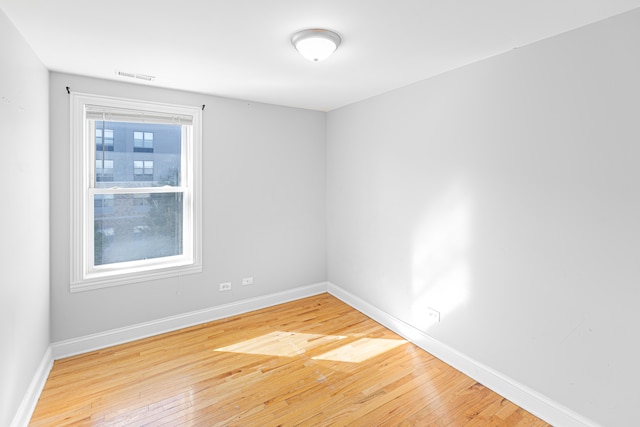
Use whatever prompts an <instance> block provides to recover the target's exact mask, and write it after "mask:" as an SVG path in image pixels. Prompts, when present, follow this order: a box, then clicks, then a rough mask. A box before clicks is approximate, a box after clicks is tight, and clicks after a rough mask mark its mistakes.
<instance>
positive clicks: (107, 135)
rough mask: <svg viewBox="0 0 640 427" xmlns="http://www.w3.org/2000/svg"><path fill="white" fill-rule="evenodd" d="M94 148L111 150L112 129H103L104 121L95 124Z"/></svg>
mask: <svg viewBox="0 0 640 427" xmlns="http://www.w3.org/2000/svg"><path fill="white" fill-rule="evenodd" d="M96 150H98V151H113V129H104V122H102V123H98V124H97V125H96Z"/></svg>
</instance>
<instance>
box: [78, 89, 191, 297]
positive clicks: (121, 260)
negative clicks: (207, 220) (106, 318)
mask: <svg viewBox="0 0 640 427" xmlns="http://www.w3.org/2000/svg"><path fill="white" fill-rule="evenodd" d="M131 127H133V129H136V128H137V129H145V130H144V131H140V132H139V131H137V130H136V131H134V139H139V140H140V141H141V142H140V143H138V144H141V147H140V148H143V149H150V150H151V151H148V152H149V153H150V154H147V155H145V156H148V157H147V159H143V160H138V159H134V156H136V154H134V152H135V151H136V148H137V147H136V143H135V142H134V147H133V150H132V147H131V145H128V150H129V151H128V152H127V151H126V149H127V144H126V141H125V140H123V141H114V139H118V138H119V136H118V135H122V138H126V135H129V138H130V135H131V133H130V132H131V130H129V131H125V130H126V129H130V128H131ZM107 131H109V132H107ZM136 134H138V135H136ZM154 135H155V136H156V137H157V138H159V140H162V145H161V147H160V148H161V149H158V148H157V147H156V149H155V150H154V147H153V139H154ZM135 136H139V137H140V138H135ZM114 137H115V138H114ZM98 138H100V145H101V147H99V146H98V141H99V140H98ZM107 141H109V142H107ZM114 142H115V144H114ZM107 144H109V145H110V146H111V147H112V149H111V150H105V149H104V148H105V147H106V146H107ZM129 144H130V143H129ZM114 148H115V149H114ZM119 150H122V151H119ZM105 151H110V153H109V154H108V155H107V154H106V153H105ZM200 153H201V109H199V108H197V107H182V106H173V105H166V104H156V103H145V102H139V101H133V100H124V99H116V98H109V97H102V96H93V95H84V94H75V93H72V189H73V194H72V224H73V227H72V230H71V251H72V261H71V264H72V265H71V291H72V292H76V291H83V290H90V289H97V288H103V287H107V286H116V285H123V284H127V283H134V282H140V281H144V280H151V279H156V278H163V277H169V276H176V275H182V274H188V273H196V272H200V271H202V263H201V247H202V245H201V237H200V235H201V232H200V229H201V225H200V224H201V208H200V206H201V200H200V198H201V196H200V193H201V190H200V183H201V163H200V159H201V155H200ZM105 156H107V157H108V158H106V157H105ZM156 156H159V157H158V158H159V159H161V160H162V161H160V162H158V161H156V160H157V159H156V158H155V157H156ZM126 164H129V165H131V164H133V171H132V170H131V169H130V168H126V167H124V165H126ZM116 165H121V166H118V167H117V168H116V167H115V166H116ZM132 172H133V173H132ZM154 175H157V176H159V177H160V179H159V180H158V181H157V182H156V181H154ZM105 181H109V182H105Z"/></svg>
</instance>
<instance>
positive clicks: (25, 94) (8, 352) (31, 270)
mask: <svg viewBox="0 0 640 427" xmlns="http://www.w3.org/2000/svg"><path fill="white" fill-rule="evenodd" d="M0 58H1V60H0V61H1V63H2V65H1V66H0V147H1V148H0V153H2V154H1V155H0V194H1V195H2V209H1V213H0V272H1V273H0V274H1V276H0V277H1V279H0V425H2V426H8V425H9V424H10V423H11V420H12V419H13V417H14V414H16V412H17V410H18V407H19V405H20V402H21V400H22V397H23V396H24V395H25V392H26V391H27V388H28V387H29V384H30V383H31V380H32V379H33V378H34V375H35V373H36V370H37V368H38V366H39V364H40V362H41V360H42V359H43V356H44V355H45V352H46V350H47V347H48V345H49V133H48V132H49V127H48V126H49V116H48V114H49V108H48V107H49V106H48V96H49V91H48V84H49V75H48V72H47V70H46V69H45V68H44V67H43V66H42V64H41V63H40V61H39V60H38V58H37V57H36V56H35V54H34V53H33V51H32V50H31V48H30V47H29V46H28V45H27V43H26V42H25V41H24V39H23V38H22V36H21V35H20V34H19V33H18V31H17V30H16V28H15V27H14V26H13V24H12V23H11V21H9V19H8V18H7V16H6V15H5V14H4V12H2V11H1V10H0Z"/></svg>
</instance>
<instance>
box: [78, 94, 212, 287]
mask: <svg viewBox="0 0 640 427" xmlns="http://www.w3.org/2000/svg"><path fill="white" fill-rule="evenodd" d="M87 106H89V108H91V106H100V107H106V108H110V109H115V110H117V109H126V110H136V111H140V112H141V117H144V114H147V113H149V117H150V120H151V122H153V117H154V113H156V116H166V117H171V116H172V115H175V116H176V117H177V121H178V123H180V120H181V118H183V117H185V116H190V117H192V126H191V131H190V132H189V134H190V138H189V139H188V142H187V143H185V144H183V152H182V162H183V167H184V169H183V172H182V173H183V180H184V181H185V182H184V183H183V184H182V185H181V187H166V188H165V187H163V190H160V191H167V192H182V193H183V198H184V199H185V202H184V206H185V209H184V212H183V221H184V224H185V228H186V229H187V230H185V240H184V244H185V247H184V248H183V250H184V253H183V255H179V256H172V257H163V258H157V259H153V260H145V261H142V262H141V261H129V262H122V263H117V265H116V267H117V268H114V267H113V266H111V267H110V266H108V265H107V266H105V265H102V266H96V267H98V268H96V267H94V266H93V259H92V254H93V251H92V250H89V249H90V245H92V244H93V233H91V232H90V230H93V222H92V221H93V211H94V204H93V194H94V193H93V191H94V190H93V188H92V179H93V176H92V172H93V169H94V168H95V153H94V152H95V131H93V135H91V132H92V127H91V126H88V123H87V118H86V117H87ZM70 107H71V108H70V109H71V121H70V122H71V132H70V135H71V215H70V230H71V233H70V236H71V241H70V252H71V257H70V261H71V262H70V291H71V292H79V291H86V290H91V289H100V288H105V287H111V286H120V285H126V284H130V283H137V282H143V281H149V280H155V279H161V278H166V277H174V276H178V275H184V274H191V273H200V272H202V160H201V159H202V110H201V109H200V108H198V107H189V106H181V105H172V104H163V103H156V102H148V101H137V100H132V99H124V98H114V97H108V96H102V95H91V94H83V93H76V92H72V93H71V105H70ZM141 122H144V119H143V120H141ZM178 123H176V124H178ZM183 133H184V128H183ZM87 141H92V143H87ZM92 163H93V166H92ZM181 188H182V189H181ZM185 189H186V190H185ZM103 190H104V189H103ZM119 191H121V190H119V189H114V190H113V192H114V194H115V193H118V192H119ZM138 191H144V189H141V190H137V189H127V192H132V193H135V192H138ZM101 193H104V191H101Z"/></svg>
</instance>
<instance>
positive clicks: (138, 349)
mask: <svg viewBox="0 0 640 427" xmlns="http://www.w3.org/2000/svg"><path fill="white" fill-rule="evenodd" d="M30 425H31V426H56V427H57V426H142V425H152V426H277V425H283V426H293V425H305V426H345V425H358V426H395V425H400V426H485V425H491V426H546V425H548V424H546V423H544V422H543V421H541V420H539V419H537V418H535V417H534V416H533V415H531V414H529V413H528V412H526V411H524V410H523V409H521V408H519V407H517V406H516V405H514V404H512V403H511V402H509V401H507V400H506V399H503V398H502V397H501V396H499V395H497V394H495V393H493V392H492V391H490V390H489V389H487V388H485V387H483V386H482V385H480V384H478V383H477V382H475V381H474V380H472V379H470V378H469V377H466V376H465V375H463V374H461V373H460V372H458V371H456V370H455V369H453V368H451V367H449V366H448V365H446V364H444V363H443V362H441V361H440V360H438V359H436V358H434V357H433V356H431V355H430V354H428V353H426V352H424V351H423V350H421V349H419V348H418V347H416V346H414V345H413V344H411V343H408V342H406V341H404V340H403V339H402V338H401V337H399V336H398V335H396V334H394V333H393V332H391V331H389V330H388V329H386V328H384V327H382V326H381V325H379V324H378V323H376V322H374V321H373V320H371V319H369V318H368V317H366V316H364V315H363V314H361V313H360V312H358V311H356V310H354V309H353V308H351V307H349V306H348V305H346V304H344V303H342V302H341V301H339V300H337V299H335V298H334V297H332V296H330V295H328V294H322V295H318V296H314V297H310V298H305V299H302V300H298V301H294V302H290V303H287V304H282V305H279V306H276V307H271V308H267V309H263V310H258V311H255V312H251V313H247V314H243V315H239V316H234V317H230V318H227V319H224V320H220V321H216V322H211V323H206V324H203V325H198V326H194V327H191V328H187V329H182V330H180V331H176V332H170V333H167V334H163V335H159V336H155V337H151V338H147V339H143V340H139V341H135V342H131V343H127V344H122V345H118V346H115V347H110V348H107V349H104V350H99V351H94V352H91V353H87V354H83V355H80V356H75V357H70V358H68V359H63V360H59V361H56V362H55V364H54V367H53V369H52V371H51V374H50V375H49V379H48V381H47V383H46V385H45V388H44V390H43V392H42V395H41V397H40V400H39V402H38V405H37V407H36V409H35V412H34V415H33V418H32V420H31V424H30Z"/></svg>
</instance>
